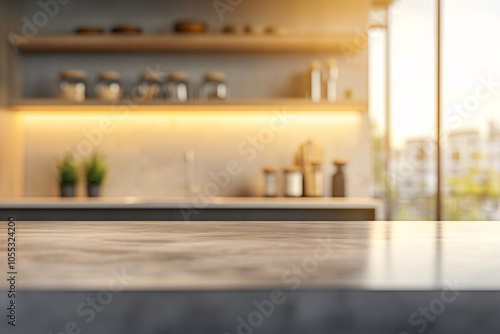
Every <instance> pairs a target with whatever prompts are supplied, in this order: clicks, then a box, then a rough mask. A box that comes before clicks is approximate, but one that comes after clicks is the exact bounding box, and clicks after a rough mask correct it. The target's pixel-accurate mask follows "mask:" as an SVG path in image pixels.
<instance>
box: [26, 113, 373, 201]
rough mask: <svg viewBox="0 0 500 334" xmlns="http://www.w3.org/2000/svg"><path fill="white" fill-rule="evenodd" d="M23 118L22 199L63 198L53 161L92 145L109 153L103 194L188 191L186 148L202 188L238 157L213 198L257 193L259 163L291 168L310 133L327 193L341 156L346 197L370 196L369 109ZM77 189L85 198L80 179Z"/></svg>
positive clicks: (259, 187)
mask: <svg viewBox="0 0 500 334" xmlns="http://www.w3.org/2000/svg"><path fill="white" fill-rule="evenodd" d="M23 117H24V122H23V123H24V135H25V137H24V138H25V139H24V147H25V151H24V157H25V196H57V195H58V186H57V175H56V173H55V171H54V168H53V167H54V166H53V161H54V158H56V157H58V156H61V155H62V154H63V153H64V152H65V151H67V150H74V152H75V153H76V154H77V157H81V158H85V157H88V155H89V152H90V151H91V150H98V151H99V152H101V153H103V154H105V155H106V159H107V162H108V164H109V169H110V174H109V178H108V180H107V182H106V184H105V186H104V189H103V190H104V193H103V195H104V196H184V195H186V190H187V189H186V168H185V153H186V151H187V150H193V151H194V152H195V155H196V181H197V184H198V185H199V186H200V188H201V189H203V188H204V187H205V186H206V185H207V184H208V183H211V182H214V180H213V175H215V174H217V173H219V172H221V171H225V170H226V169H227V165H228V163H229V162H230V161H233V160H235V161H237V162H238V164H239V166H240V167H241V171H240V172H239V173H238V174H237V175H235V176H231V178H230V182H229V184H228V185H227V186H225V185H223V186H219V187H218V190H217V189H216V190H215V191H216V193H215V194H214V195H219V196H260V195H261V194H262V186H263V184H262V183H263V174H262V168H263V167H265V166H269V165H270V166H275V167H279V168H280V169H281V168H283V167H287V166H290V165H292V164H293V162H294V153H295V150H296V148H297V147H298V146H299V145H300V144H301V143H302V142H304V141H305V140H307V139H309V138H311V139H314V140H315V141H316V142H317V143H318V144H320V145H322V146H323V147H324V150H325V164H324V170H325V172H326V176H327V177H326V178H325V179H326V180H325V183H326V193H327V194H329V193H330V183H331V182H330V180H331V177H330V176H331V174H332V173H333V167H332V165H331V161H332V160H333V159H335V158H339V157H340V158H346V159H347V160H348V165H347V168H346V174H347V184H348V185H347V194H348V195H349V196H370V195H371V193H370V191H371V189H370V185H371V184H372V167H371V166H372V165H371V161H372V160H371V153H370V152H371V150H370V140H369V125H368V123H369V122H368V116H367V114H366V113H357V112H350V113H311V114H305V113H302V114H294V113H286V112H282V111H274V112H269V113H257V112H255V113H252V112H240V113H229V112H224V113H202V112H186V113H180V112H177V113H165V114H161V113H157V114H148V115H141V113H138V112H136V113H130V114H129V115H128V116H126V117H121V116H119V115H117V114H116V113H115V114H112V113H110V114H109V115H103V114H98V113H90V114H84V113H81V112H80V113H77V114H74V115H72V114H70V113H64V114H60V113H52V114H50V113H44V114H40V115H38V114H36V113H31V114H26V115H24V116H23ZM274 124H278V125H279V126H277V127H276V126H274ZM271 125H273V126H271ZM271 128H273V129H275V130H274V131H273V130H271ZM212 191H213V188H210V190H209V191H208V192H212ZM79 194H80V195H84V189H83V184H80V189H79Z"/></svg>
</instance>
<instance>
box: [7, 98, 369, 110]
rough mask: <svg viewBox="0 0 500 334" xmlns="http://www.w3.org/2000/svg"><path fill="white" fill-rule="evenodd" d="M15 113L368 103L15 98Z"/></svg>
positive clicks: (355, 105)
mask: <svg viewBox="0 0 500 334" xmlns="http://www.w3.org/2000/svg"><path fill="white" fill-rule="evenodd" d="M9 109H10V110H11V111H18V112H68V111H84V112H124V111H130V112H169V111H215V112H230V111H273V110H287V111H294V112H352V111H355V112H364V111H366V110H367V109H368V103H367V102H360V101H339V102H336V103H331V102H327V101H321V102H318V103H314V102H312V101H310V100H306V99H302V98H284V99H252V100H228V101H225V102H209V101H191V102H189V103H185V104H172V103H163V101H158V102H153V103H138V102H134V101H123V102H120V103H116V104H103V103H102V102H100V101H98V100H87V101H85V102H83V103H77V104H75V103H72V102H67V101H63V100H60V99H22V100H17V101H14V103H12V104H11V105H10V107H9Z"/></svg>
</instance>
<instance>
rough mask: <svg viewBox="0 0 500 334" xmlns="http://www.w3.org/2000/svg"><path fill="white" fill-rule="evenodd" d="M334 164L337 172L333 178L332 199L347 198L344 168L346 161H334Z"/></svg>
mask: <svg viewBox="0 0 500 334" xmlns="http://www.w3.org/2000/svg"><path fill="white" fill-rule="evenodd" d="M333 164H334V165H335V166H336V167H337V171H336V172H335V174H333V176H332V197H346V196H345V175H344V166H345V165H346V161H345V160H341V159H336V160H333Z"/></svg>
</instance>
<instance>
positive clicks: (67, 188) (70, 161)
mask: <svg viewBox="0 0 500 334" xmlns="http://www.w3.org/2000/svg"><path fill="white" fill-rule="evenodd" d="M57 169H58V170H59V185H60V191H61V197H74V196H75V185H76V183H77V182H78V172H77V168H76V163H75V159H74V158H73V155H72V154H71V153H67V154H66V155H65V156H64V157H63V159H62V160H61V161H59V162H58V164H57Z"/></svg>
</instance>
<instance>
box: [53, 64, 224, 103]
mask: <svg viewBox="0 0 500 334" xmlns="http://www.w3.org/2000/svg"><path fill="white" fill-rule="evenodd" d="M86 79H87V73H86V72H84V71H80V70H66V71H62V72H61V75H60V85H59V96H60V97H61V98H63V99H66V100H71V101H77V102H82V101H84V100H85V97H86V96H87V83H86ZM120 79H121V76H120V73H118V72H114V71H104V72H101V73H99V76H98V82H97V85H96V87H95V89H96V96H97V98H98V99H99V100H102V101H108V102H112V101H118V100H121V99H122V97H123V95H124V94H123V86H122V84H121V80H120ZM197 93H198V94H197V95H196V96H194V95H195V94H194V92H193V89H192V88H191V85H190V83H189V76H188V74H187V73H186V72H172V73H170V74H168V75H167V76H166V77H163V76H162V75H161V74H160V73H158V72H145V73H143V74H142V75H141V77H140V80H139V83H138V85H136V86H135V87H134V88H133V89H132V91H131V92H130V97H131V98H134V99H138V100H143V101H151V100H156V99H165V100H170V101H173V102H187V101H188V100H190V99H193V98H195V97H196V98H199V99H210V100H225V99H227V98H228V97H229V89H228V86H227V83H226V81H225V75H224V73H221V72H209V73H206V74H205V76H204V78H203V81H202V83H201V85H200V86H199V88H198V90H197Z"/></svg>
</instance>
